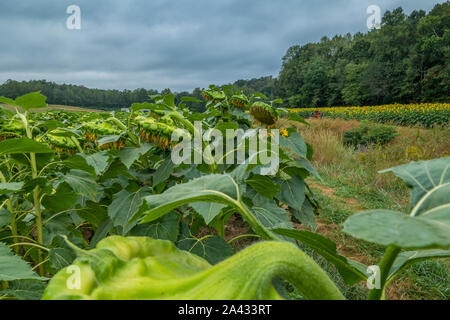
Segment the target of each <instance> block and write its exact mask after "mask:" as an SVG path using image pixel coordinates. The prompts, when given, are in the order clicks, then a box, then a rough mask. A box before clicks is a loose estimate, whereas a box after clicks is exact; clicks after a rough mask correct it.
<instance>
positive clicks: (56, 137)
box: [46, 129, 77, 154]
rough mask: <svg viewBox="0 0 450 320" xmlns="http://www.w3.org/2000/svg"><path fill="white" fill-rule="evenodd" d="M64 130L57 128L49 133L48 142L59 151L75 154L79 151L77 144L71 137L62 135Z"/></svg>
mask: <svg viewBox="0 0 450 320" xmlns="http://www.w3.org/2000/svg"><path fill="white" fill-rule="evenodd" d="M64 132H65V131H63V130H59V129H55V130H52V131H51V132H49V133H47V135H46V138H47V143H48V144H49V146H50V147H51V148H53V149H55V150H56V151H58V152H61V153H68V154H75V153H76V152H77V145H76V144H75V142H74V141H73V140H72V139H71V138H70V137H67V136H63V135H60V134H62V133H64Z"/></svg>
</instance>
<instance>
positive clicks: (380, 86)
mask: <svg viewBox="0 0 450 320" xmlns="http://www.w3.org/2000/svg"><path fill="white" fill-rule="evenodd" d="M449 61H450V1H447V2H445V3H442V4H437V5H436V6H435V7H434V8H433V9H432V10H431V11H430V12H429V13H428V14H427V13H426V12H425V11H423V10H416V11H413V12H412V13H411V14H410V15H406V14H405V13H404V12H403V9H402V8H397V9H395V10H393V11H387V12H386V13H385V14H384V16H383V19H382V24H381V28H380V29H374V30H371V31H369V32H367V33H365V34H363V33H357V34H355V35H351V34H346V35H344V36H335V37H333V38H332V39H329V38H327V37H323V38H322V39H321V40H320V42H318V43H308V44H305V45H302V46H300V45H295V46H292V47H291V48H289V49H288V51H287V53H286V55H285V56H284V57H283V59H282V68H281V71H280V74H279V76H278V78H274V77H271V76H268V77H261V78H257V79H256V78H255V79H251V80H238V81H236V82H234V83H232V84H230V85H233V86H234V87H236V88H237V89H240V90H242V91H243V92H245V93H247V94H250V93H253V92H256V91H257V92H261V93H263V94H264V95H266V96H267V97H268V99H269V100H274V99H276V98H282V99H283V100H284V101H285V106H290V107H311V106H314V107H321V106H340V105H377V104H387V103H396V102H397V103H409V102H425V101H426V102H448V101H449V100H450V97H449V95H450V65H449ZM38 90H41V92H42V94H44V95H45V96H47V98H48V99H47V101H48V103H49V104H61V105H70V106H80V107H87V108H96V109H104V110H113V109H118V108H122V107H129V106H130V105H131V104H133V103H134V102H144V101H148V100H149V96H151V95H155V94H159V93H172V92H171V90H170V89H165V90H163V91H162V92H158V91H157V90H154V89H143V88H140V89H136V90H122V91H120V90H101V89H90V88H86V87H84V86H77V85H70V84H56V83H54V82H49V81H46V80H32V81H22V82H19V81H14V80H7V81H6V82H5V83H4V84H2V85H0V95H1V96H6V97H9V98H16V97H18V96H20V95H23V94H25V93H28V92H32V91H38ZM201 93H202V89H200V88H196V89H194V90H193V91H192V92H186V91H185V92H174V95H175V100H176V102H179V101H180V99H181V97H182V96H190V97H194V98H197V99H201V97H202V95H201ZM188 105H189V107H190V108H192V109H193V110H195V111H198V112H201V111H203V110H204V103H203V102H189V103H188Z"/></svg>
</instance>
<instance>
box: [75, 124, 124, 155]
mask: <svg viewBox="0 0 450 320" xmlns="http://www.w3.org/2000/svg"><path fill="white" fill-rule="evenodd" d="M82 129H83V130H84V134H85V138H86V140H88V141H90V142H92V143H93V144H95V145H96V146H98V142H97V140H98V138H99V137H100V136H112V135H120V134H121V133H122V130H120V129H119V128H117V127H116V126H115V125H114V124H112V123H110V122H106V121H104V122H102V121H91V122H86V123H84V124H83V127H82ZM125 145H126V143H125V140H124V139H123V138H120V139H119V140H118V141H116V142H113V143H107V144H104V145H101V146H100V149H102V150H104V149H108V150H110V149H116V150H120V148H122V147H123V146H125Z"/></svg>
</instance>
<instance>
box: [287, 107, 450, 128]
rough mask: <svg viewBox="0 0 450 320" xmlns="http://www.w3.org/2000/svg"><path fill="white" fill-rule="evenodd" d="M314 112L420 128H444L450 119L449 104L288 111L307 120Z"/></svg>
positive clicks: (328, 116) (335, 116) (333, 116)
mask: <svg viewBox="0 0 450 320" xmlns="http://www.w3.org/2000/svg"><path fill="white" fill-rule="evenodd" d="M316 110H320V111H321V112H322V114H323V116H324V117H327V118H341V119H345V120H369V121H374V122H379V123H389V124H395V125H400V126H422V127H427V128H430V127H433V126H434V125H441V126H446V125H448V119H449V117H450V104H449V103H420V104H388V105H380V106H363V107H356V106H352V107H330V108H320V109H317V108H302V109H298V108H297V109H289V111H291V112H296V113H298V114H299V115H300V116H303V117H305V118H308V117H309V115H310V113H311V112H314V111H316Z"/></svg>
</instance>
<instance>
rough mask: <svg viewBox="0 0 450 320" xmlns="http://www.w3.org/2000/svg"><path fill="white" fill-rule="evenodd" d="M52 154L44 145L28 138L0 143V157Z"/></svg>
mask: <svg viewBox="0 0 450 320" xmlns="http://www.w3.org/2000/svg"><path fill="white" fill-rule="evenodd" d="M30 152H34V153H54V152H55V151H53V150H52V149H49V148H48V147H47V146H46V145H45V144H42V143H39V142H37V141H34V140H31V139H28V138H18V139H6V140H3V141H2V142H0V156H1V155H4V154H15V153H30Z"/></svg>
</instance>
